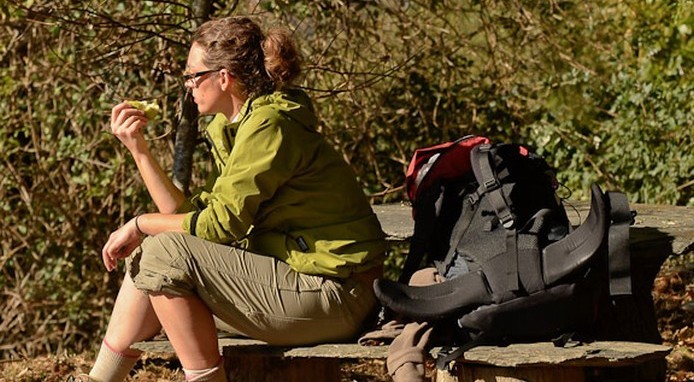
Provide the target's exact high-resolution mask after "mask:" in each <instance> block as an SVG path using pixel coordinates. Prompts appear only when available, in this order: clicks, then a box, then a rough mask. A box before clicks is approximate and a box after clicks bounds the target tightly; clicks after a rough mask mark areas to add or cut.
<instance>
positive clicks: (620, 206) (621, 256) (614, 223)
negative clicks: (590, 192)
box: [606, 192, 634, 296]
mask: <svg viewBox="0 0 694 382" xmlns="http://www.w3.org/2000/svg"><path fill="white" fill-rule="evenodd" d="M606 194H607V199H608V200H607V202H608V203H609V206H610V228H609V233H608V240H607V247H608V253H609V269H610V295H612V296H615V295H628V294H631V254H630V252H629V226H630V225H632V224H634V215H632V212H631V210H630V209H629V201H628V200H627V197H626V195H625V194H624V193H621V192H607V193H606Z"/></svg>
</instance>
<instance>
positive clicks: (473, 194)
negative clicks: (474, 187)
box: [467, 191, 480, 206]
mask: <svg viewBox="0 0 694 382" xmlns="http://www.w3.org/2000/svg"><path fill="white" fill-rule="evenodd" d="M467 198H468V200H469V201H470V205H473V206H474V205H475V204H477V202H479V201H480V194H479V193H478V192H477V191H475V192H471V193H470V194H469V195H468V196H467Z"/></svg>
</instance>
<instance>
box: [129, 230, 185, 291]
mask: <svg viewBox="0 0 694 382" xmlns="http://www.w3.org/2000/svg"><path fill="white" fill-rule="evenodd" d="M184 235H185V234H181V233H177V232H164V233H160V234H157V235H155V236H150V237H147V238H145V240H144V241H143V242H142V244H141V245H140V247H139V248H138V249H137V250H136V251H135V252H134V253H133V254H132V255H131V256H130V258H129V259H128V262H127V272H128V274H129V275H130V277H131V278H132V280H133V283H134V284H135V286H136V287H137V289H140V290H143V291H145V292H148V293H166V294H172V295H177V296H185V295H190V294H193V290H194V288H195V286H194V285H193V283H192V282H191V277H190V274H191V262H190V258H191V254H190V250H189V248H187V246H186V242H185V237H184Z"/></svg>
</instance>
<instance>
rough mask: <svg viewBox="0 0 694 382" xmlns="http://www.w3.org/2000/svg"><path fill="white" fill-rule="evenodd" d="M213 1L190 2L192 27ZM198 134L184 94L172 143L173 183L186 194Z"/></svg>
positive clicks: (194, 113) (188, 98)
mask: <svg viewBox="0 0 694 382" xmlns="http://www.w3.org/2000/svg"><path fill="white" fill-rule="evenodd" d="M212 3H213V0H191V1H190V6H191V9H192V12H193V27H194V28H197V27H198V26H199V25H200V24H202V23H204V22H205V21H207V20H208V19H209V18H210V14H211V13H212ZM197 133H198V108H197V106H196V105H195V103H194V102H193V97H192V95H191V94H190V93H188V92H186V93H185V94H184V95H183V99H182V102H181V119H180V120H179V122H178V126H176V137H175V143H174V163H173V182H174V184H175V185H176V187H178V188H179V189H180V190H181V191H183V192H184V193H188V187H189V186H190V177H191V171H192V165H193V151H195V144H196V141H197Z"/></svg>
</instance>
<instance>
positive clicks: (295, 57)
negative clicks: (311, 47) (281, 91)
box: [263, 28, 301, 88]
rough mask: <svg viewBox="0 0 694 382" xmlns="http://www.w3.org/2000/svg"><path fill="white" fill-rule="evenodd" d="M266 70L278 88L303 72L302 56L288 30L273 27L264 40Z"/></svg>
mask: <svg viewBox="0 0 694 382" xmlns="http://www.w3.org/2000/svg"><path fill="white" fill-rule="evenodd" d="M263 54H264V55H265V70H266V71H267V74H268V75H269V76H270V78H271V79H272V81H273V82H274V83H275V87H276V88H282V87H283V86H284V85H287V84H290V83H291V82H292V81H293V80H294V79H296V78H297V77H298V76H299V74H301V56H300V54H299V51H298V49H297V47H296V44H295V43H294V39H293V37H292V35H291V33H289V32H288V31H287V30H285V29H281V28H273V29H270V30H269V31H267V33H266V34H265V39H264V41H263Z"/></svg>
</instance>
